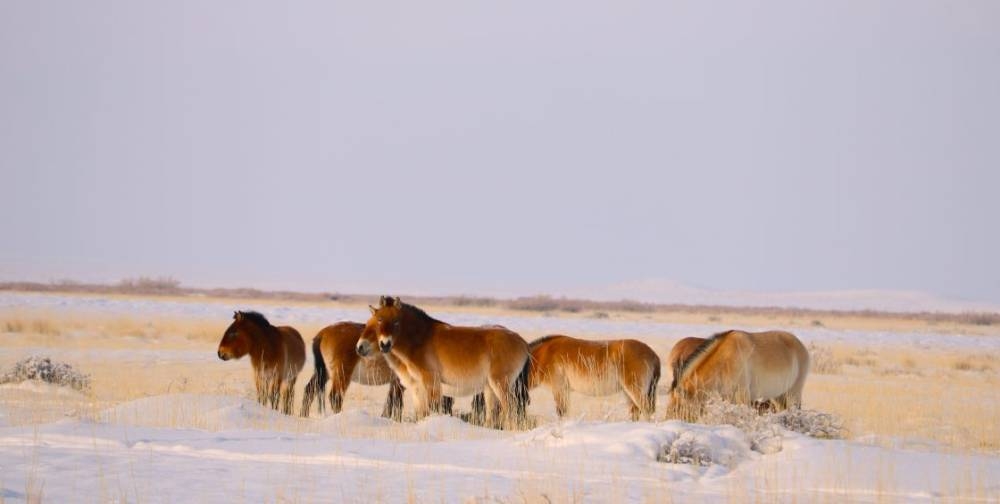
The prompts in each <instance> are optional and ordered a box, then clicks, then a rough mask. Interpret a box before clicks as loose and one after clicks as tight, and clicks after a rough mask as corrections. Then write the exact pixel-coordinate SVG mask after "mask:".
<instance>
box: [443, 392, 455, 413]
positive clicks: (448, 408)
mask: <svg viewBox="0 0 1000 504" xmlns="http://www.w3.org/2000/svg"><path fill="white" fill-rule="evenodd" d="M454 406H455V398H453V397H450V396H441V412H442V413H444V414H445V415H451V414H452V408H453V407H454Z"/></svg>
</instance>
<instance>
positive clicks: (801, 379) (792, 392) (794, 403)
mask: <svg viewBox="0 0 1000 504" xmlns="http://www.w3.org/2000/svg"><path fill="white" fill-rule="evenodd" d="M807 375H808V373H799V376H798V378H796V380H795V383H793V384H792V388H790V389H788V392H785V393H784V394H782V397H783V398H784V403H785V404H784V407H785V408H786V409H788V408H794V409H800V408H802V389H803V388H804V387H805V386H806V376H807Z"/></svg>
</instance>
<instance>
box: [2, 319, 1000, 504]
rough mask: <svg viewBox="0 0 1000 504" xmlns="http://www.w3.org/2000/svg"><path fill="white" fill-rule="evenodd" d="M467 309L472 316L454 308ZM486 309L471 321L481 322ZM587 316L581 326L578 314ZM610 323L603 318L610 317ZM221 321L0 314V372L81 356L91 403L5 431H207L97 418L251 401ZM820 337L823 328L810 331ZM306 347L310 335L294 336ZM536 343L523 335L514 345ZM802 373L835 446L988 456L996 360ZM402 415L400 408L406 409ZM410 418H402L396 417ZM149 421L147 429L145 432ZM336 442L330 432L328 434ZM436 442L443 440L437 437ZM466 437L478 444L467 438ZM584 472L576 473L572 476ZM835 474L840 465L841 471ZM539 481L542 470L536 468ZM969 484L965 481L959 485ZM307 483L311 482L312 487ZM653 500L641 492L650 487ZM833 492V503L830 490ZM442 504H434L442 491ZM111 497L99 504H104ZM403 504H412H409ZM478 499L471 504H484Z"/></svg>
mask: <svg viewBox="0 0 1000 504" xmlns="http://www.w3.org/2000/svg"><path fill="white" fill-rule="evenodd" d="M468 306H469V307H470V308H475V307H476V306H478V305H476V304H475V303H470V304H469V305H468ZM495 308H496V307H486V308H482V309H484V310H485V309H495ZM583 315H585V316H588V315H587V314H583ZM616 316H617V315H616ZM228 322H229V321H228V320H200V319H183V318H162V319H155V320H138V319H135V318H130V317H119V316H101V315H87V314H70V313H47V312H40V311H25V310H22V311H17V312H0V328H4V329H5V332H6V333H5V334H4V335H3V336H2V337H3V338H4V339H3V341H4V349H5V352H4V353H3V354H0V370H2V369H4V368H6V367H7V366H9V365H10V364H11V363H12V362H13V361H14V360H16V358H15V354H17V351H18V349H19V348H29V347H31V348H37V347H43V348H45V349H50V350H53V351H60V350H87V351H88V353H87V354H86V355H88V357H87V358H86V359H82V360H79V361H72V362H71V363H72V364H73V365H74V367H77V368H79V369H81V370H83V371H85V372H87V373H89V374H90V375H91V378H92V385H91V390H90V391H89V392H88V393H86V394H78V393H73V394H67V395H59V396H46V397H47V399H44V400H39V397H40V396H39V395H38V394H33V393H30V392H25V391H19V390H8V389H4V390H0V408H3V409H4V411H5V412H6V413H7V414H8V417H7V418H6V421H7V422H9V423H10V424H11V425H39V424H43V423H47V422H51V421H54V420H58V419H61V418H65V417H66V416H67V415H68V416H70V417H77V418H90V419H93V418H103V419H105V420H111V421H115V422H121V423H123V424H129V423H137V424H149V423H153V424H154V425H157V426H164V427H189V428H190V427H194V428H209V429H210V428H212V425H213V424H212V422H211V419H210V418H203V417H202V416H199V415H201V414H202V413H200V412H197V411H194V410H192V409H191V408H190V407H189V406H187V405H186V404H185V401H184V399H183V398H178V399H177V400H175V401H173V402H171V401H163V402H158V403H157V404H159V406H157V407H158V408H162V409H163V410H162V411H149V412H148V418H145V417H144V418H126V417H118V418H107V417H106V416H105V417H102V416H101V415H106V413H104V412H106V411H107V410H108V408H110V407H112V406H114V405H117V404H120V403H123V402H126V401H131V400H135V399H141V398H144V397H149V396H157V395H163V394H175V393H185V394H218V395H224V396H235V397H242V398H247V399H250V398H252V397H253V388H252V382H251V372H250V364H249V362H247V361H246V360H242V361H236V362H221V361H218V360H217V359H214V353H215V348H216V345H217V343H218V340H219V338H220V337H221V335H222V331H223V330H224V329H225V327H226V326H227V325H228ZM824 323H825V324H829V323H830V322H829V321H826V320H825V321H824ZM299 329H300V330H301V331H302V333H303V335H306V337H307V338H308V337H309V336H308V335H310V334H314V333H315V331H317V330H318V329H319V327H300V328H299ZM533 336H536V335H531V334H526V335H525V337H526V338H529V339H530V338H531V337H533ZM646 341H647V342H648V343H650V345H651V346H652V347H653V348H654V350H655V351H656V352H657V353H658V354H659V355H661V357H662V356H665V355H667V353H668V352H669V349H670V347H671V346H672V343H673V342H672V341H664V340H663V339H662V338H658V337H657V335H654V334H650V335H649V338H648V339H646ZM133 349H134V350H153V351H154V352H162V353H163V354H164V358H163V359H153V360H142V359H131V358H128V357H121V356H118V357H114V358H110V357H108V358H105V357H103V354H102V351H104V350H107V351H119V350H133ZM810 351H811V352H812V357H813V366H814V367H813V369H814V373H813V374H812V375H811V376H810V378H809V381H808V382H807V385H806V389H805V398H804V399H805V406H806V407H807V408H809V409H813V410H819V411H823V412H828V413H832V414H834V415H836V416H838V417H840V418H842V419H843V420H844V421H845V427H846V428H847V429H848V431H849V437H852V438H859V439H862V440H867V441H868V442H871V443H876V444H882V445H896V446H907V447H913V448H922V447H933V448H934V449H945V450H951V451H955V452H987V453H1000V427H998V425H997V422H996V419H997V418H1000V397H998V395H997V393H996V390H997V389H998V386H1000V372H998V368H1000V365H998V359H997V357H995V356H990V355H982V354H975V353H971V352H967V353H959V352H954V351H944V350H939V351H935V350H926V349H892V348H867V347H857V346H834V345H811V346H810ZM170 352H181V353H185V352H186V353H185V355H194V356H197V355H200V354H201V353H204V354H205V360H200V361H197V362H190V361H185V360H183V359H180V360H178V359H173V358H172V357H171V356H172V355H178V354H171V353H170ZM310 373H311V368H309V366H308V364H307V367H306V369H305V370H303V372H302V374H301V375H300V377H299V382H298V390H297V393H296V400H297V401H300V400H301V397H302V387H303V386H304V384H305V382H306V381H307V380H308V377H309V375H310ZM664 373H665V374H664V376H663V377H662V378H661V381H660V395H659V397H658V408H657V409H658V411H659V416H658V418H662V417H663V412H664V411H665V406H666V402H667V397H666V388H667V387H668V386H669V383H670V377H669V376H668V375H669V370H666V369H665V370H664ZM386 389H387V388H386V387H384V386H383V387H365V386H360V385H356V384H355V385H352V387H351V388H350V389H349V391H348V393H347V397H346V398H345V408H346V409H347V410H350V409H354V408H363V409H364V410H366V411H369V412H373V413H374V412H378V411H380V410H381V405H382V401H383V400H384V397H385V393H386ZM407 401H409V397H407ZM570 401H571V418H583V419H598V420H624V419H626V418H627V416H628V410H627V405H626V401H625V399H624V397H623V396H622V395H621V394H615V395H612V396H608V397H598V398H594V397H589V396H585V395H581V394H572V397H571V399H570ZM468 407H469V405H468V403H467V401H460V402H459V403H457V404H456V408H457V409H458V410H460V411H467V409H468ZM409 414H411V410H410V409H409V407H408V408H407V415H409ZM529 414H530V415H532V416H534V417H535V418H536V419H537V420H538V421H551V420H553V419H554V418H555V407H554V404H553V402H552V399H551V393H550V392H549V391H548V390H547V389H545V388H539V389H536V390H535V391H533V393H532V402H531V406H530V407H529ZM150 419H155V420H150ZM255 426H256V427H257V428H262V429H271V428H280V429H282V430H287V431H292V432H314V431H315V430H316V429H318V427H317V422H308V421H301V420H298V419H287V421H285V420H284V419H282V420H279V421H275V420H273V419H261V420H259V424H257V425H255ZM409 427H410V426H407V425H402V426H388V427H387V426H372V427H358V426H356V425H347V426H345V427H342V428H341V427H337V426H333V427H331V426H330V424H329V423H327V424H325V426H324V427H323V429H325V430H324V432H325V433H328V434H333V435H338V436H342V437H345V438H370V439H385V440H396V441H426V440H431V437H430V436H431V434H428V433H426V432H423V431H418V430H416V429H412V428H409ZM338 429H341V430H338ZM444 435H445V436H450V435H451V433H445V434H444ZM471 435H473V434H470V431H469V430H463V431H460V432H457V433H455V434H454V436H455V437H456V439H462V438H463V437H467V436H471ZM474 435H477V436H483V435H490V434H484V433H483V432H482V431H479V430H476V431H475V434H474ZM588 463H592V461H584V460H581V461H580V464H588ZM769 463H771V462H767V463H762V464H760V465H759V468H755V469H754V472H752V473H749V474H747V475H746V478H747V480H746V481H742V480H738V479H737V478H733V482H732V492H731V495H730V498H731V500H732V501H733V502H747V501H751V500H756V501H762V502H770V501H786V500H787V498H788V495H789V493H788V492H793V494H794V492H795V491H796V489H795V488H789V487H788V484H787V482H783V481H780V480H779V479H778V478H777V477H776V476H775V474H776V473H778V471H777V470H774V469H773V468H772V469H769V466H768V464H769ZM838 463H842V464H843V466H844V467H847V466H849V464H850V460H843V461H842V462H838ZM540 469H543V468H540ZM877 470H879V471H884V472H885V474H887V476H886V481H887V482H891V481H893V478H892V477H891V474H892V471H893V468H892V467H880V468H877ZM942 470H947V471H953V472H954V478H953V479H954V482H955V483H954V484H955V490H954V493H953V495H972V496H976V495H980V496H984V497H987V496H989V495H991V494H989V490H988V487H987V484H986V483H984V480H983V478H981V477H978V476H976V475H975V474H974V471H972V470H971V469H969V468H967V467H957V466H956V467H948V468H943V469H942ZM970 474H971V475H972V476H969V475H970ZM841 477H842V475H837V474H832V475H831V476H830V484H829V488H830V489H833V490H831V491H830V492H831V493H830V494H829V496H830V502H838V501H841V500H847V499H851V498H852V497H853V498H857V495H853V494H850V493H848V491H847V489H849V488H850V487H851V485H850V482H848V481H842V480H840V479H838V478H841ZM317 478H318V479H321V478H320V477H317ZM567 481H568V480H560V479H552V478H549V479H525V480H524V481H523V482H521V483H520V484H519V485H518V487H517V488H516V494H517V496H516V497H514V501H515V502H516V501H524V502H546V501H552V502H575V501H581V500H584V499H585V498H586V496H587V495H588V493H587V492H585V490H584V489H583V488H580V487H575V486H573V485H572V484H570V483H567ZM672 485H673V482H667V481H664V482H662V487H656V493H655V494H651V495H649V496H648V498H647V499H646V500H648V501H650V502H665V501H669V498H670V497H669V496H670V494H671V486H672ZM651 488H653V487H651ZM838 488H839V489H844V493H843V494H838V493H837V490H836V489H838ZM24 490H25V494H26V495H29V496H38V498H42V497H44V495H45V488H44V481H41V479H40V478H39V479H33V480H31V481H27V482H25V488H24ZM627 490H628V486H627V484H626V483H622V484H621V485H619V486H618V487H614V488H608V489H604V490H602V492H606V493H607V495H608V496H609V498H612V499H613V498H614V497H615V496H617V495H618V493H621V496H620V497H621V499H618V500H625V495H628V492H627ZM880 491H881V492H883V494H884V495H885V496H886V497H885V498H886V499H888V500H890V501H891V500H894V499H896V498H899V495H898V494H895V493H894V492H895V489H894V488H892V487H891V483H886V487H885V488H881V489H880ZM442 495H447V494H446V492H445V491H442ZM111 497H113V496H112V495H109V496H108V498H111ZM411 497H412V499H413V500H419V499H418V498H417V495H416V494H411ZM494 500H496V499H492V498H491V497H490V494H489V487H488V486H485V484H484V491H483V495H482V496H481V498H477V501H483V502H492V501H494Z"/></svg>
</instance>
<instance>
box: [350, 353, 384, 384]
mask: <svg viewBox="0 0 1000 504" xmlns="http://www.w3.org/2000/svg"><path fill="white" fill-rule="evenodd" d="M391 375H392V371H390V370H389V369H388V367H387V366H386V365H385V364H383V363H381V362H374V359H372V360H371V361H368V360H367V359H361V361H360V362H358V365H357V366H355V367H354V372H353V373H352V374H351V381H353V382H354V383H360V384H362V385H385V384H386V383H389V380H390V379H391V378H392V376H391Z"/></svg>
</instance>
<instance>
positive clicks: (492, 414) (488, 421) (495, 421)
mask: <svg viewBox="0 0 1000 504" xmlns="http://www.w3.org/2000/svg"><path fill="white" fill-rule="evenodd" d="M482 425H483V426H484V427H492V428H495V429H498V428H500V404H499V400H498V399H497V395H496V393H495V392H494V391H493V389H492V388H491V387H490V386H489V385H487V386H486V387H485V388H484V389H483V423H482Z"/></svg>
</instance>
